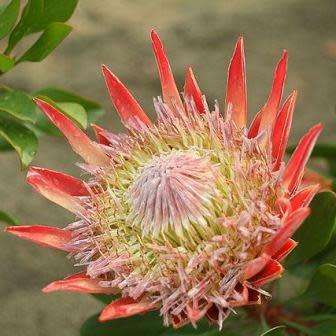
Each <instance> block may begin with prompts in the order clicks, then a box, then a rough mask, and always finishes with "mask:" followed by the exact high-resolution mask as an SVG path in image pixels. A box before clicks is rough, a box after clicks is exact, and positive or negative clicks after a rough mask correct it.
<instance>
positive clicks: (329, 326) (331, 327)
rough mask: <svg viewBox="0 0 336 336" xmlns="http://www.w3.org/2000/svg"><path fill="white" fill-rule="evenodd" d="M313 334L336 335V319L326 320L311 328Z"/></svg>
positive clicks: (322, 335)
mask: <svg viewBox="0 0 336 336" xmlns="http://www.w3.org/2000/svg"><path fill="white" fill-rule="evenodd" d="M310 334H311V335H314V336H315V335H316V336H336V321H325V322H323V323H321V324H319V325H317V326H316V327H313V328H312V329H311V333H310Z"/></svg>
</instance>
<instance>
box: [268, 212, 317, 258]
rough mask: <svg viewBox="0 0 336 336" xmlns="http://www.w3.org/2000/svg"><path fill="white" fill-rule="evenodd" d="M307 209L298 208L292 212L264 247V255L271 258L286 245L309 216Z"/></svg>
mask: <svg viewBox="0 0 336 336" xmlns="http://www.w3.org/2000/svg"><path fill="white" fill-rule="evenodd" d="M309 214H310V209H309V208H300V209H297V210H296V211H294V212H292V213H291V214H290V215H289V216H288V217H287V218H286V220H285V223H284V224H283V226H282V227H281V228H280V229H279V230H278V232H277V233H276V234H275V235H274V237H273V238H272V240H271V242H270V243H268V244H267V245H266V246H265V247H264V251H263V252H264V253H266V254H268V255H270V256H273V255H275V254H276V253H277V252H278V251H279V250H280V249H281V248H282V247H283V246H284V244H285V243H286V241H287V240H288V239H289V238H290V237H291V236H292V235H293V234H294V232H295V231H296V230H297V229H298V228H299V227H300V225H301V224H302V222H303V221H304V220H305V219H306V218H307V217H308V216H309Z"/></svg>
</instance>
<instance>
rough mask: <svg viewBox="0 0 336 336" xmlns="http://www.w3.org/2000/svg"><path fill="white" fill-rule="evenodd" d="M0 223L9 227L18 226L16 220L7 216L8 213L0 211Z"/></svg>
mask: <svg viewBox="0 0 336 336" xmlns="http://www.w3.org/2000/svg"><path fill="white" fill-rule="evenodd" d="M0 222H3V223H6V224H9V225H18V224H19V221H18V219H17V218H15V217H13V216H11V215H9V214H8V213H6V212H4V211H1V210H0Z"/></svg>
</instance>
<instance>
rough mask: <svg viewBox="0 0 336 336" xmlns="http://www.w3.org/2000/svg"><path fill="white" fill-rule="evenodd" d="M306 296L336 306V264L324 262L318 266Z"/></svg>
mask: <svg viewBox="0 0 336 336" xmlns="http://www.w3.org/2000/svg"><path fill="white" fill-rule="evenodd" d="M304 296H305V297H307V298H310V299H313V300H315V301H317V302H320V303H324V304H326V305H329V306H332V307H336V266H335V265H332V264H324V265H322V266H320V267H318V269H317V270H316V272H315V274H314V276H313V278H312V280H311V282H310V284H309V286H308V289H307V290H306V292H305V294H304Z"/></svg>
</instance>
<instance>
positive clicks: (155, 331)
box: [80, 312, 165, 336]
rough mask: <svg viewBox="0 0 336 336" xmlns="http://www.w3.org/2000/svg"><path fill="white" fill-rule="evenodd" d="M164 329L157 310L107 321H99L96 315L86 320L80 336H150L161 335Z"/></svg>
mask: <svg viewBox="0 0 336 336" xmlns="http://www.w3.org/2000/svg"><path fill="white" fill-rule="evenodd" d="M164 329H165V328H164V327H163V325H162V318H161V317H160V316H159V314H158V313H157V312H156V313H155V312H153V313H148V314H146V315H143V316H140V315H137V316H134V317H129V318H127V320H125V319H119V320H113V321H109V322H105V323H100V322H98V315H94V316H92V317H90V318H89V319H88V320H86V322H84V324H83V325H82V327H81V329H80V336H93V335H94V336H106V335H113V336H125V335H137V336H149V335H160V334H161V333H162V332H163V331H164Z"/></svg>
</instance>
